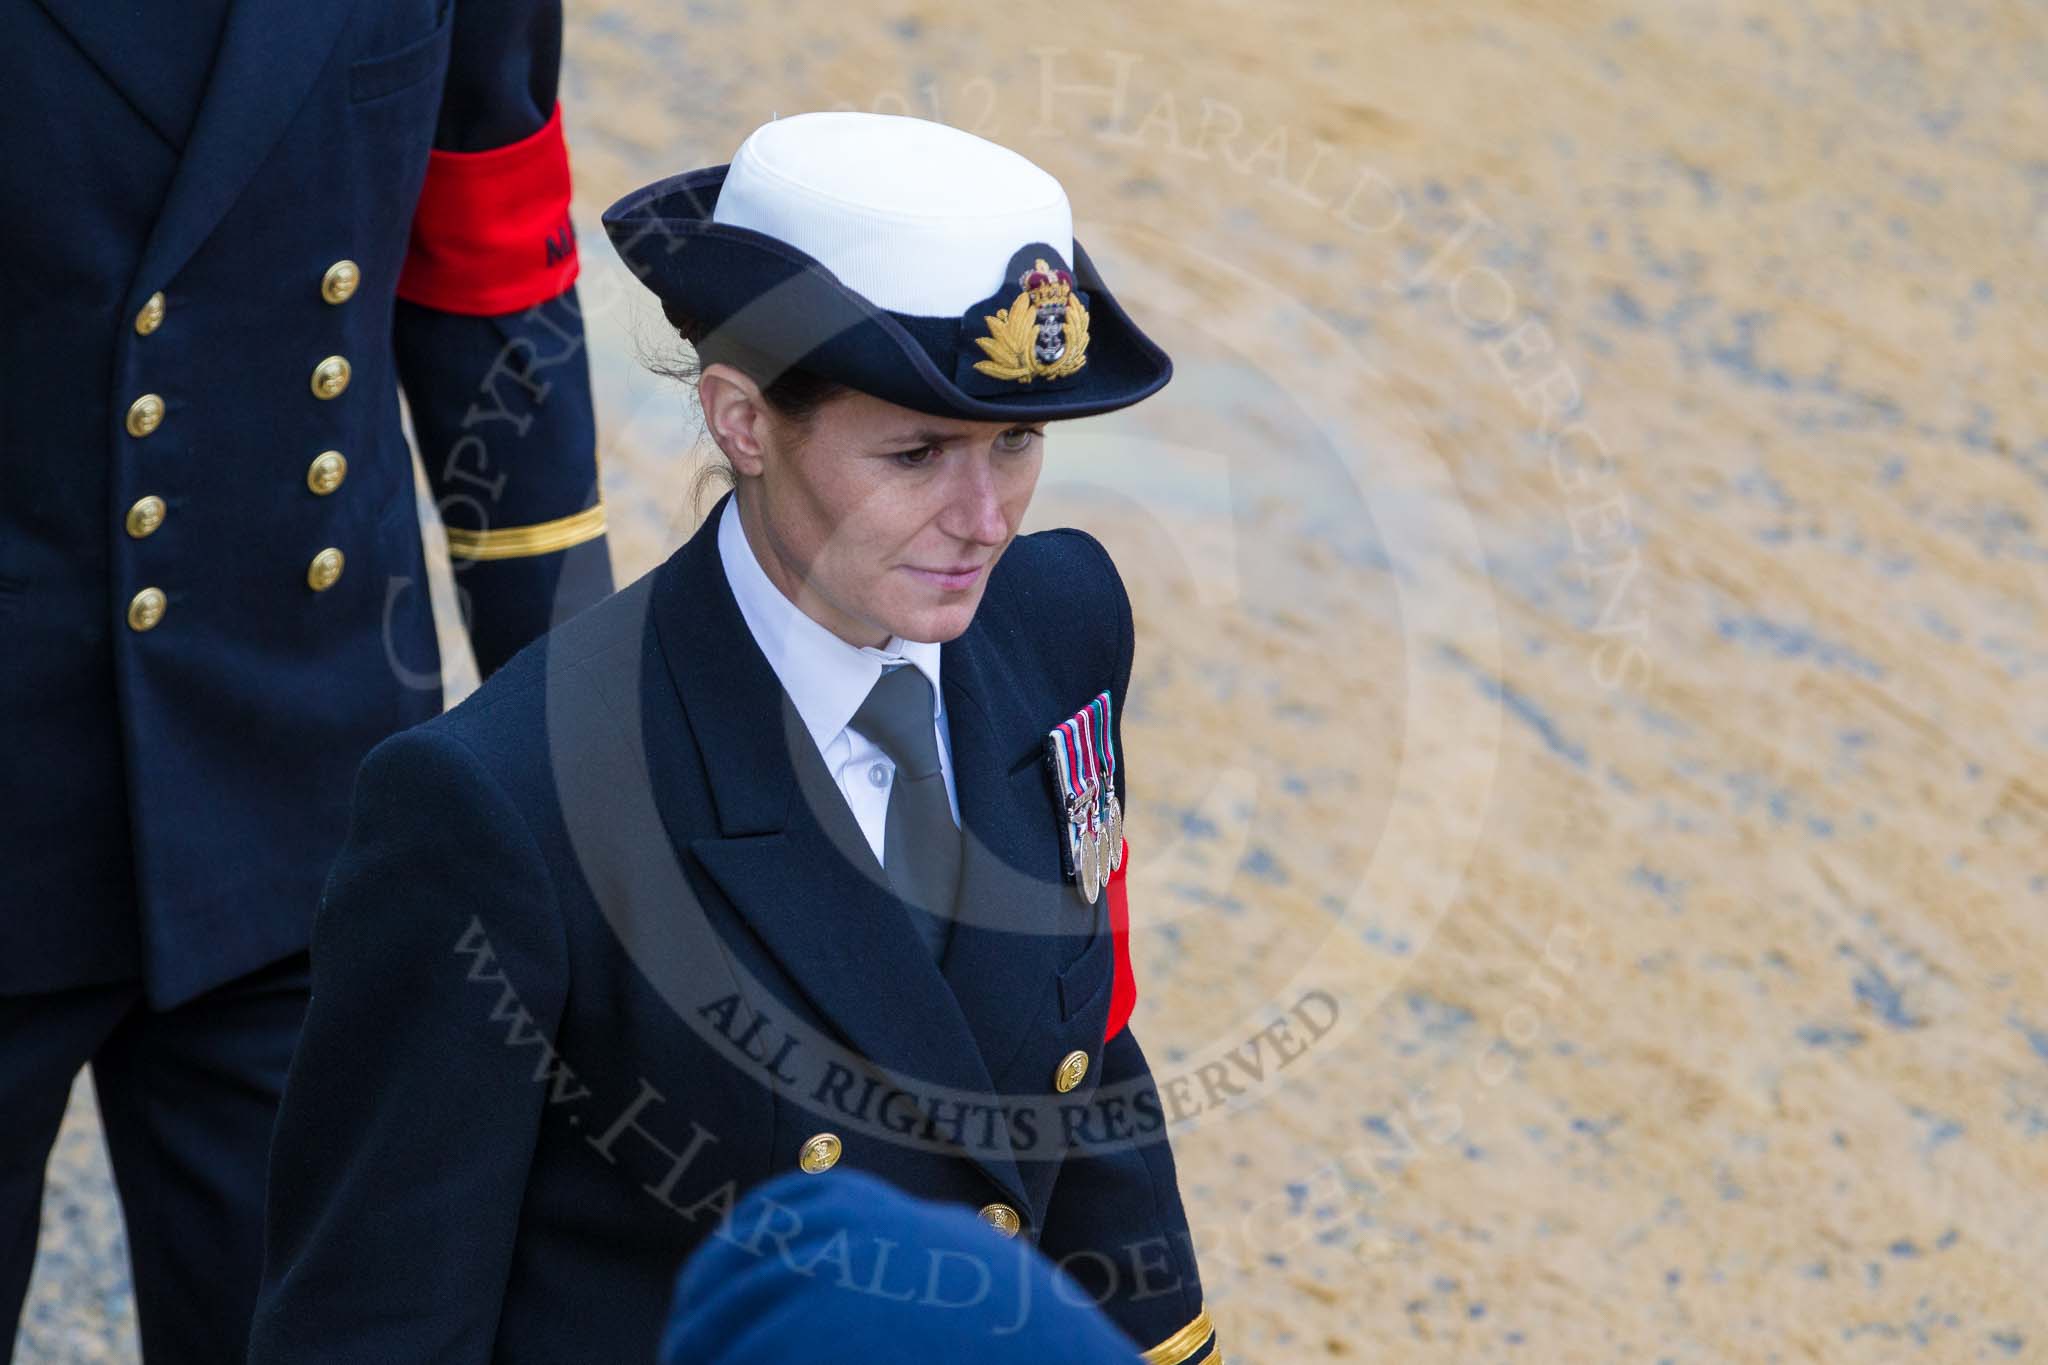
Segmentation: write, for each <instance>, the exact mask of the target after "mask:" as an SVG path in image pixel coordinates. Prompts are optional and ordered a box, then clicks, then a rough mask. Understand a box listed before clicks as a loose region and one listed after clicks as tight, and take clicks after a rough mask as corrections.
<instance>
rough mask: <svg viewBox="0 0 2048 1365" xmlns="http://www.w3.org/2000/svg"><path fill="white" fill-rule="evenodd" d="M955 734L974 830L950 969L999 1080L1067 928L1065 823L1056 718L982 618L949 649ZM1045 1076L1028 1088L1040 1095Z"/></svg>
mask: <svg viewBox="0 0 2048 1365" xmlns="http://www.w3.org/2000/svg"><path fill="white" fill-rule="evenodd" d="M941 657H942V662H941V664H940V667H939V678H940V682H941V684H942V685H943V687H944V689H945V693H946V714H947V732H948V734H949V736H950V738H951V742H952V750H953V771H954V778H955V782H956V784H957V787H958V791H959V798H960V823H961V828H962V831H963V834H964V836H965V837H964V841H963V853H962V859H961V871H960V896H959V919H958V921H957V922H956V923H955V925H954V928H953V941H952V944H951V946H950V947H949V949H948V950H947V954H946V961H945V976H946V980H947V982H948V983H949V984H950V986H951V988H952V993H953V995H954V997H955V998H956V999H957V1000H958V1001H959V1003H960V1007H961V1010H962V1012H963V1013H964V1014H965V1015H966V1016H967V1022H968V1026H969V1027H970V1028H971V1029H972V1030H973V1031H974V1036H975V1041H976V1043H977V1045H978V1047H979V1048H980V1051H981V1055H982V1058H983V1060H984V1062H985V1064H986V1065H987V1067H988V1069H989V1073H990V1075H991V1076H992V1077H993V1078H994V1080H995V1083H996V1084H997V1086H998V1087H1000V1088H1002V1089H1005V1090H1009V1089H1014V1088H1016V1087H1012V1086H1009V1085H1006V1084H1005V1081H1006V1076H1007V1072H1008V1071H1009V1069H1010V1065H1011V1063H1012V1061H1013V1060H1014V1059H1016V1058H1018V1057H1020V1056H1021V1055H1022V1054H1023V1052H1024V1050H1025V1045H1026V1044H1027V1043H1028V1042H1029V1041H1030V1039H1029V1037H1028V1035H1027V1033H1026V1029H1027V1027H1028V1026H1029V1025H1030V1024H1031V1022H1032V1020H1033V1018H1034V1017H1035V1016H1036V1014H1037V1012H1038V1010H1039V1008H1040V1006H1041V1005H1042V1004H1043V1002H1044V1001H1045V998H1046V994H1047V992H1048V991H1049V990H1050V989H1051V988H1052V981H1053V973H1054V970H1055V968H1056V966H1057V962H1058V958H1057V955H1056V946H1057V944H1058V941H1059V940H1058V938H1057V937H1056V935H1058V934H1059V933H1061V932H1062V931H1063V926H1062V923H1061V911H1062V909H1063V908H1064V900H1065V898H1066V897H1065V890H1066V884H1065V883H1064V882H1063V881H1062V880H1061V875H1060V860H1059V844H1058V831H1059V828H1060V825H1059V823H1058V820H1059V819H1060V818H1061V817H1062V812H1060V811H1059V810H1057V809H1056V807H1055V806H1054V804H1053V798H1052V792H1051V788H1050V787H1049V786H1048V785H1047V783H1046V777H1045V771H1044V767H1043V758H1042V750H1041V748H1040V744H1041V743H1042V740H1043V737H1044V731H1045V730H1048V729H1050V728H1051V725H1049V724H1040V721H1041V720H1042V719H1043V718H1042V717H1041V716H1039V715H1038V714H1037V711H1038V710H1039V709H1040V706H1039V705H1035V704H1034V700H1033V698H1032V697H1031V695H1030V694H1029V693H1028V692H1027V691H1026V690H1025V689H1024V688H1023V687H1022V685H1021V684H1019V683H1018V682H1017V681H1016V679H1015V676H1014V675H1013V674H1012V673H1011V671H1010V670H1009V669H1008V668H1007V666H1006V665H1005V661H1004V659H1003V657H1002V652H1001V651H1000V650H998V649H997V648H996V645H995V642H994V640H993V639H992V638H991V635H990V633H989V629H988V625H987V620H986V615H985V614H978V615H977V617H976V620H975V622H974V624H973V625H972V626H970V627H969V628H968V629H967V630H966V631H965V632H964V633H962V634H961V636H960V637H959V638H958V639H957V640H952V641H949V642H947V644H946V646H945V648H944V650H943V652H942V656H941ZM1050 1079H1051V1075H1050V1071H1049V1070H1048V1072H1047V1074H1046V1075H1045V1076H1044V1077H1040V1078H1032V1080H1031V1081H1029V1082H1027V1084H1026V1085H1025V1086H1024V1087H1023V1088H1024V1089H1026V1090H1029V1091H1032V1092H1037V1091H1040V1090H1042V1089H1043V1082H1047V1081H1050Z"/></svg>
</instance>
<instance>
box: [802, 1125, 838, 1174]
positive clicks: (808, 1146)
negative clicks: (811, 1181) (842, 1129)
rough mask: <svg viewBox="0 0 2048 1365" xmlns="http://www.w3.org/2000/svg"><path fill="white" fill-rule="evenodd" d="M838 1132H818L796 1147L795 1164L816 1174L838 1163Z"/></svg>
mask: <svg viewBox="0 0 2048 1365" xmlns="http://www.w3.org/2000/svg"><path fill="white" fill-rule="evenodd" d="M839 1152H840V1145H839V1134H837V1133H820V1134H818V1135H817V1136H816V1137H814V1138H812V1139H811V1140H810V1141H808V1142H806V1143H804V1145H803V1146H802V1147H801V1148H800V1149H798V1151H797V1154H796V1164H797V1165H799V1166H801V1167H802V1168H803V1169H804V1170H806V1171H808V1172H810V1173H811V1174H812V1175H816V1174H817V1173H818V1172H820V1171H829V1170H831V1169H832V1168H833V1167H834V1166H837V1165H838V1164H839Z"/></svg>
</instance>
